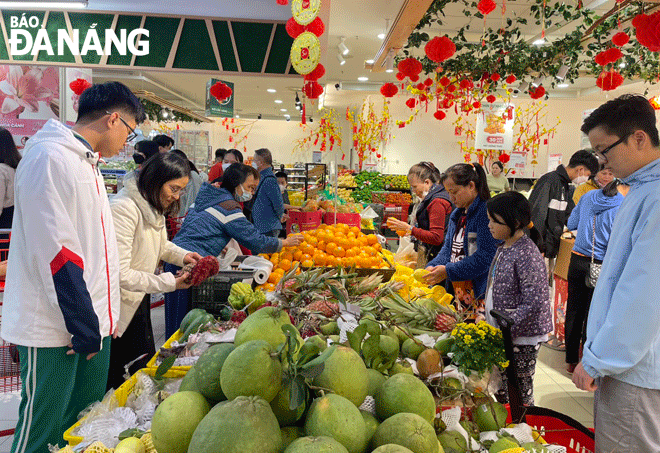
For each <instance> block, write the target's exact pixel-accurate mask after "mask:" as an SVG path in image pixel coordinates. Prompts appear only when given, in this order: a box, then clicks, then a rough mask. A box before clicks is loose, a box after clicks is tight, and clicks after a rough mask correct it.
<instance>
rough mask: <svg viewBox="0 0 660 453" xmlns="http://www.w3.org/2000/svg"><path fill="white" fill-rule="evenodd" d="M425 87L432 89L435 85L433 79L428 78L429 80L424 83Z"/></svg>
mask: <svg viewBox="0 0 660 453" xmlns="http://www.w3.org/2000/svg"><path fill="white" fill-rule="evenodd" d="M424 85H426V86H427V87H430V86H431V85H433V79H431V78H430V77H429V78H427V79H426V80H425V81H424Z"/></svg>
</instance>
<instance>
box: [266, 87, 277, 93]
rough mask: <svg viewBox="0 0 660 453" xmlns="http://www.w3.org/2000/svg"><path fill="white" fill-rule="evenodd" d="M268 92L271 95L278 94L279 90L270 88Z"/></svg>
mask: <svg viewBox="0 0 660 453" xmlns="http://www.w3.org/2000/svg"><path fill="white" fill-rule="evenodd" d="M266 91H268V92H269V93H277V90H276V89H274V88H268V89H267V90H266Z"/></svg>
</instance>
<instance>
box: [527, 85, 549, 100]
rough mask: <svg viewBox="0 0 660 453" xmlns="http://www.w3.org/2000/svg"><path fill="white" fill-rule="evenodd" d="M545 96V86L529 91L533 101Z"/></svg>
mask: <svg viewBox="0 0 660 453" xmlns="http://www.w3.org/2000/svg"><path fill="white" fill-rule="evenodd" d="M543 96H545V88H543V85H539V86H538V87H536V88H534V87H531V88H530V89H529V97H530V98H532V99H539V98H542V97H543Z"/></svg>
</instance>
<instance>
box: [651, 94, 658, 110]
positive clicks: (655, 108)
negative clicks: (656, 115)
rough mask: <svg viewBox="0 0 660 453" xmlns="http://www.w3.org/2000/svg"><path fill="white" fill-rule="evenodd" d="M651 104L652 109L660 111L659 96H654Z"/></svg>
mask: <svg viewBox="0 0 660 453" xmlns="http://www.w3.org/2000/svg"><path fill="white" fill-rule="evenodd" d="M649 103H650V104H651V107H653V109H654V110H660V97H659V96H653V97H652V98H651V99H649Z"/></svg>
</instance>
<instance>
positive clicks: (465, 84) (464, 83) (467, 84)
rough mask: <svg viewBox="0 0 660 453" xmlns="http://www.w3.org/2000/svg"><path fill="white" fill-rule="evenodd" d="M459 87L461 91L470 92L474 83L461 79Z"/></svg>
mask: <svg viewBox="0 0 660 453" xmlns="http://www.w3.org/2000/svg"><path fill="white" fill-rule="evenodd" d="M460 87H461V90H471V89H472V88H474V83H473V82H472V80H469V79H463V80H461V83H460Z"/></svg>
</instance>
